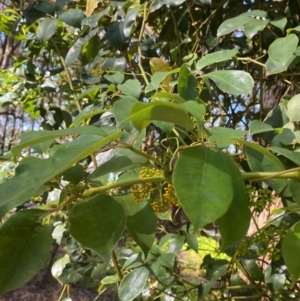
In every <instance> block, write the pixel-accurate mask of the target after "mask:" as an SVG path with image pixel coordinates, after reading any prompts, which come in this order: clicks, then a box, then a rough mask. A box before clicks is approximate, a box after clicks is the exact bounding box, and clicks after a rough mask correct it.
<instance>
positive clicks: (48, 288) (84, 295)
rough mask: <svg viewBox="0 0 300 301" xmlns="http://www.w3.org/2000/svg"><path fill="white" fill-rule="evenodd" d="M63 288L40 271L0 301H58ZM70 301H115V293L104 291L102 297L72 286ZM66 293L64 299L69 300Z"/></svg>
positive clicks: (92, 290) (78, 286) (86, 289)
mask: <svg viewBox="0 0 300 301" xmlns="http://www.w3.org/2000/svg"><path fill="white" fill-rule="evenodd" d="M62 290H63V286H62V285H61V284H59V283H58V282H57V281H56V280H55V279H54V278H53V277H52V275H51V273H50V272H46V271H45V270H42V271H40V272H39V273H38V274H37V275H36V276H35V277H34V278H33V279H32V280H30V281H29V282H28V283H27V284H25V285H23V286H22V287H20V288H18V289H16V290H13V291H10V292H7V293H5V294H4V295H3V296H2V297H0V301H57V300H59V297H60V295H61V292H62ZM69 292H70V296H69V297H70V299H71V300H72V301H99V300H102V301H113V300H115V296H114V295H113V293H111V292H109V291H108V290H107V291H104V292H103V293H102V294H101V296H100V295H99V294H98V293H97V290H96V289H88V288H86V287H84V284H83V285H82V286H80V284H79V285H77V286H70V290H69ZM67 297H68V296H67V292H65V294H64V296H63V298H62V299H61V300H64V298H67ZM70 299H67V300H68V301H71V300H70Z"/></svg>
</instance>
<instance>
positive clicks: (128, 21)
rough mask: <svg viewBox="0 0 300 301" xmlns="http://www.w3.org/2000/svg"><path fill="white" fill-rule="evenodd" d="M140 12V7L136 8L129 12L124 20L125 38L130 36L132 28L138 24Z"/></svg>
mask: <svg viewBox="0 0 300 301" xmlns="http://www.w3.org/2000/svg"><path fill="white" fill-rule="evenodd" d="M139 10H140V6H136V7H134V8H132V9H130V10H129V11H128V12H127V14H126V16H125V18H124V29H123V30H124V35H125V37H129V36H130V33H131V30H132V27H133V25H134V24H135V22H136V18H137V15H138V13H139Z"/></svg>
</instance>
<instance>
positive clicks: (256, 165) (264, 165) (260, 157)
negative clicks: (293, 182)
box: [246, 146, 286, 194]
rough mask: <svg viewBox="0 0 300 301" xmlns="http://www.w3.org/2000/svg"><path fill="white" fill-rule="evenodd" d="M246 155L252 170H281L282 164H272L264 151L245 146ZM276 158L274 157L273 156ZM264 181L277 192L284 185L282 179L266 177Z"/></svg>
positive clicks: (272, 161) (284, 181)
mask: <svg viewBox="0 0 300 301" xmlns="http://www.w3.org/2000/svg"><path fill="white" fill-rule="evenodd" d="M246 156H247V160H248V164H249V166H250V168H251V170H252V171H256V172H258V171H283V170H284V168H282V164H280V165H279V164H274V160H272V159H271V158H270V157H269V156H268V157H267V156H266V155H265V154H264V153H262V152H260V151H257V150H255V149H254V148H251V147H248V146H246ZM275 158H276V157H275ZM265 182H266V183H267V184H268V185H270V186H271V187H272V188H273V189H274V190H275V191H276V193H277V194H279V193H280V192H281V191H282V189H283V188H284V187H285V185H286V180H284V179H268V180H265Z"/></svg>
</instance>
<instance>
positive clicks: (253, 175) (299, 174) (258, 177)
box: [241, 167, 300, 181]
mask: <svg viewBox="0 0 300 301" xmlns="http://www.w3.org/2000/svg"><path fill="white" fill-rule="evenodd" d="M241 174H242V177H243V179H244V180H252V181H264V180H267V179H271V178H280V179H288V178H293V179H300V167H297V168H292V169H288V170H284V171H280V172H268V171H265V172H260V171H259V172H242V173H241Z"/></svg>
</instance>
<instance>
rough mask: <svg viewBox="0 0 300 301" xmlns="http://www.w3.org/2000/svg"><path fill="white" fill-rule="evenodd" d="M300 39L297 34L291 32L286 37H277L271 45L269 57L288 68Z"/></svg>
mask: <svg viewBox="0 0 300 301" xmlns="http://www.w3.org/2000/svg"><path fill="white" fill-rule="evenodd" d="M298 42H299V39H298V37H297V36H296V35H295V34H290V35H288V36H287V37H285V38H277V39H275V41H274V42H273V43H272V44H271V45H270V47H269V51H268V53H269V57H270V59H271V60H273V61H274V62H276V63H277V64H279V65H281V66H282V67H284V68H287V67H288V65H287V63H288V62H289V60H290V58H291V57H292V55H293V53H294V51H295V50H296V48H297V46H298Z"/></svg>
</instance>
